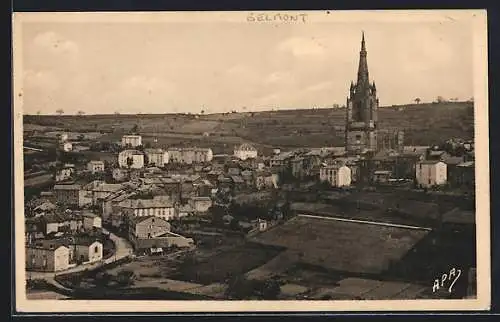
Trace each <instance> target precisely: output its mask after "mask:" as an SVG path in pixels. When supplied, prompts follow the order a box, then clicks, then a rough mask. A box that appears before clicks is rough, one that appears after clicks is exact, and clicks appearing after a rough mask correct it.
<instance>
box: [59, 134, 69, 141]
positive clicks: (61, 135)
mask: <svg viewBox="0 0 500 322" xmlns="http://www.w3.org/2000/svg"><path fill="white" fill-rule="evenodd" d="M57 136H59V142H61V143H64V142H66V141H68V140H69V136H68V133H59V134H57Z"/></svg>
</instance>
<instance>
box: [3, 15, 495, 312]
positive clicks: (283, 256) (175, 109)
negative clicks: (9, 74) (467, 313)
mask: <svg viewBox="0 0 500 322" xmlns="http://www.w3.org/2000/svg"><path fill="white" fill-rule="evenodd" d="M486 25H487V24H486V11H485V10H418V11H417V10H415V11H411V10H407V11H383V10H381V11H334V10H332V11H327V10H325V11H272V12H271V11H254V12H250V11H248V12H247V11H233V12H215V11H214V12H121V13H118V12H116V13H110V12H107V13H103V12H101V13H98V12H94V13H91V12H89V13H76V12H75V13H14V14H13V66H14V68H13V70H14V72H13V83H14V89H13V91H14V92H13V102H14V106H13V111H14V113H13V116H14V119H13V126H14V141H15V142H14V149H15V153H14V159H15V160H14V168H15V169H14V170H15V210H14V213H13V217H14V221H15V232H14V234H15V241H16V245H15V246H16V247H15V252H16V253H15V257H16V261H15V279H16V290H15V293H16V309H17V310H18V311H19V312H46V313H47V312H49V313H55V312H160V311H161V312H248V311H249V312H253V311H265V312H270V311H287V312H290V311H339V310H342V311H380V310H384V311H400V310H406V311H425V310H487V309H489V306H490V292H491V291H490V261H491V260H490V209H489V202H490V201H489V190H490V186H489V185H490V183H489V151H488V149H489V148H488V146H489V139H488V101H487V98H488V79H487V75H488V71H487V29H486Z"/></svg>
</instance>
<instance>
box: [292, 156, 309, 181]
mask: <svg viewBox="0 0 500 322" xmlns="http://www.w3.org/2000/svg"><path fill="white" fill-rule="evenodd" d="M290 164H291V168H292V175H293V176H294V177H295V178H297V179H303V178H304V177H305V176H306V171H305V170H306V169H305V166H304V165H305V159H304V158H303V157H298V156H296V157H295V158H293V159H291V160H290Z"/></svg>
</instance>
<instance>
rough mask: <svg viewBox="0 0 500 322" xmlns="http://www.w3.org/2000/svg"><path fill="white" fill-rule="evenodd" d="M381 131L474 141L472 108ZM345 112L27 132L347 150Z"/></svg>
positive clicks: (417, 141) (436, 108)
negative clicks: (129, 134) (135, 134)
mask: <svg viewBox="0 0 500 322" xmlns="http://www.w3.org/2000/svg"><path fill="white" fill-rule="evenodd" d="M378 119H379V128H381V129H394V128H399V129H403V130H404V131H405V144H407V145H430V144H434V143H440V142H442V140H444V139H447V138H451V137H460V138H464V139H471V138H473V134H474V108H473V103H468V102H449V103H436V104H412V105H404V106H392V107H384V108H380V109H379V113H378ZM344 122H345V109H340V108H339V109H314V110H312V109H309V110H281V111H266V112H255V113H230V114H209V115H186V114H156V115H153V114H140V115H113V114H111V115H86V116H71V115H66V116H64V115H63V116H55V115H43V116H41V115H25V116H24V125H25V130H37V131H43V129H47V130H49V129H50V130H55V129H61V130H65V131H73V132H78V131H81V132H90V131H101V132H104V133H105V134H106V135H105V136H104V137H103V138H102V140H110V141H113V140H118V139H119V138H120V136H121V135H123V134H125V133H127V132H129V131H130V130H131V129H132V128H133V127H134V126H137V129H138V132H139V133H141V134H142V135H143V136H144V140H145V141H146V142H147V141H151V140H152V139H153V137H158V143H159V144H160V145H166V146H171V145H182V144H189V145H196V146H214V147H215V149H214V152H215V153H221V152H228V151H231V150H232V149H233V147H234V145H235V144H240V143H242V142H252V143H254V144H255V145H257V147H258V148H260V149H266V148H270V147H272V146H280V147H283V148H293V147H319V146H340V145H343V142H344V136H343V127H344Z"/></svg>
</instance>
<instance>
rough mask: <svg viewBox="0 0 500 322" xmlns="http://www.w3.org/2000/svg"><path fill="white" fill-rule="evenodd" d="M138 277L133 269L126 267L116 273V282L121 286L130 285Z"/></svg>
mask: <svg viewBox="0 0 500 322" xmlns="http://www.w3.org/2000/svg"><path fill="white" fill-rule="evenodd" d="M135 279H136V276H135V273H134V272H133V271H131V270H128V269H124V270H122V271H120V272H118V274H117V275H116V282H117V284H118V285H120V286H130V285H133V284H134V281H135Z"/></svg>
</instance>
